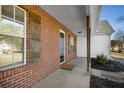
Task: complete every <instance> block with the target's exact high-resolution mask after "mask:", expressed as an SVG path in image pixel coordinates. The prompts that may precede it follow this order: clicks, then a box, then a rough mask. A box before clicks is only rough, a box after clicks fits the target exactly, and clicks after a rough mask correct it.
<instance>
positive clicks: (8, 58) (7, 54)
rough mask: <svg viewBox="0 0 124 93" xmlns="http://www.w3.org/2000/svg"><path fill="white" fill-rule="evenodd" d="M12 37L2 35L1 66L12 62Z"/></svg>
mask: <svg viewBox="0 0 124 93" xmlns="http://www.w3.org/2000/svg"><path fill="white" fill-rule="evenodd" d="M12 50H13V49H12V37H8V36H2V35H0V67H3V66H6V65H9V64H12V61H13V60H12V55H13V53H12Z"/></svg>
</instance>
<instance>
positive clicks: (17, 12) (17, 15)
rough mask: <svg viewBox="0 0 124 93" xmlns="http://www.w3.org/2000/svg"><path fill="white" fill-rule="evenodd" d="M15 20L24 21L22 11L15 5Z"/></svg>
mask: <svg viewBox="0 0 124 93" xmlns="http://www.w3.org/2000/svg"><path fill="white" fill-rule="evenodd" d="M15 20H17V21H20V22H24V11H22V10H21V9H19V8H17V7H15Z"/></svg>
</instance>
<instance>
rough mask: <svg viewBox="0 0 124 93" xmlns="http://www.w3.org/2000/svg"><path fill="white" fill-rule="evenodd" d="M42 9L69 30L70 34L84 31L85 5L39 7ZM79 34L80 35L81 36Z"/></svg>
mask: <svg viewBox="0 0 124 93" xmlns="http://www.w3.org/2000/svg"><path fill="white" fill-rule="evenodd" d="M40 7H41V8H42V9H44V10H45V11H46V12H48V13H49V14H50V15H52V16H53V17H54V18H55V19H57V20H58V21H59V22H61V23H62V24H63V25H65V26H66V27H67V28H69V29H70V30H71V31H72V32H75V33H78V32H83V33H85V31H86V9H85V5H40ZM83 33H80V34H83Z"/></svg>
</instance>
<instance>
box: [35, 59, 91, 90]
mask: <svg viewBox="0 0 124 93" xmlns="http://www.w3.org/2000/svg"><path fill="white" fill-rule="evenodd" d="M71 63H72V64H74V68H73V70H72V71H68V70H62V69H58V70H57V71H55V72H54V73H52V74H50V75H49V76H47V77H46V78H44V79H42V80H41V81H39V82H38V83H37V84H35V85H34V86H33V87H34V88H88V87H89V84H90V74H86V59H85V58H77V59H76V60H74V61H72V62H71Z"/></svg>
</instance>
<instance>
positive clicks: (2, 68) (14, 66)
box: [0, 63, 26, 71]
mask: <svg viewBox="0 0 124 93" xmlns="http://www.w3.org/2000/svg"><path fill="white" fill-rule="evenodd" d="M24 65H26V63H16V64H12V65H8V66H4V67H0V71H5V70H9V69H12V68H16V67H21V66H24Z"/></svg>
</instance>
